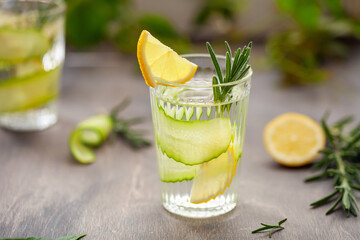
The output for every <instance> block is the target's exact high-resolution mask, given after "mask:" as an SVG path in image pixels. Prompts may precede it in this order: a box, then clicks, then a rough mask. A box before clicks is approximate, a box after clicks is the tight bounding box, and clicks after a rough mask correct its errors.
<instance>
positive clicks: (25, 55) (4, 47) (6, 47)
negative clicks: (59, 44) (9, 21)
mask: <svg viewBox="0 0 360 240" xmlns="http://www.w3.org/2000/svg"><path fill="white" fill-rule="evenodd" d="M0 46H1V47H0V61H10V62H21V61H23V60H25V59H29V58H34V57H41V56H42V55H44V54H45V53H46V51H47V50H48V49H49V48H50V42H49V40H48V39H47V38H46V37H45V36H44V35H43V34H42V33H41V32H40V31H38V30H35V29H21V30H17V29H9V28H3V29H0Z"/></svg>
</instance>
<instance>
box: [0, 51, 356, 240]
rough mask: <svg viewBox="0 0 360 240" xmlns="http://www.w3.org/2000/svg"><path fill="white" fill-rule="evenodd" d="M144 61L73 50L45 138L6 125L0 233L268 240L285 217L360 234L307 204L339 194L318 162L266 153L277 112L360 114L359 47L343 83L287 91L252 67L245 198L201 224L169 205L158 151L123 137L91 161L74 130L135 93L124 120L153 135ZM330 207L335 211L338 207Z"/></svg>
mask: <svg viewBox="0 0 360 240" xmlns="http://www.w3.org/2000/svg"><path fill="white" fill-rule="evenodd" d="M135 63H136V62H135V59H133V58H129V57H127V56H123V57H121V56H117V55H114V54H111V53H103V54H85V53H84V54H68V56H67V61H66V64H65V69H64V74H63V81H62V95H61V99H60V118H59V122H58V123H57V124H56V125H55V126H53V127H51V128H50V129H48V130H46V131H42V132H37V133H13V132H9V131H5V130H1V129H0V238H1V237H27V236H37V237H46V238H56V237H60V236H64V235H73V234H80V233H87V234H88V236H87V237H86V238H85V239H86V240H91V239H95V240H98V239H106V240H109V239H110V240H111V239H267V233H258V234H251V230H253V229H255V228H258V227H259V223H260V222H268V223H273V222H274V223H275V222H277V221H278V220H281V219H283V218H285V217H287V218H288V221H287V222H286V223H285V224H284V225H285V227H286V229H285V230H283V231H281V232H279V233H275V234H274V235H273V239H343V240H345V239H360V225H359V224H360V218H354V217H350V218H346V216H345V214H344V213H343V212H342V211H337V212H335V213H334V214H332V215H330V216H325V212H326V210H327V207H321V208H317V209H311V208H310V207H309V203H311V202H312V201H314V200H317V199H319V198H321V197H323V196H325V195H326V194H328V193H330V191H331V182H327V181H323V182H319V183H312V184H305V183H304V182H303V179H304V178H306V177H308V176H309V175H311V172H310V170H309V167H304V168H300V169H289V168H284V167H281V166H279V165H278V164H276V163H275V162H273V161H272V160H271V159H270V157H269V156H268V155H267V153H266V152H265V149H264V147H263V143H262V131H263V128H264V126H265V124H266V123H267V122H268V121H270V120H271V119H272V118H273V117H275V116H277V115H278V114H281V113H284V112H288V111H295V112H300V113H305V114H307V115H309V116H312V117H313V118H315V119H320V118H321V117H322V115H323V114H324V112H325V110H331V120H336V119H337V118H340V117H342V116H345V115H348V114H353V115H355V116H356V118H357V119H358V120H360V110H359V103H360V95H359V91H360V78H359V66H360V53H358V54H357V55H356V56H355V57H353V58H352V59H351V60H348V61H346V62H343V63H339V64H337V65H334V66H333V67H332V70H333V71H332V73H333V76H334V78H335V80H332V81H329V82H325V83H323V84H320V85H315V86H312V87H297V88H295V87H292V88H283V87H281V86H279V84H278V78H279V75H278V74H277V73H276V72H274V71H273V70H268V69H261V68H259V67H257V66H256V65H254V77H253V82H252V89H251V97H250V105H249V114H248V120H247V123H248V124H247V129H246V139H245V147H244V154H243V161H242V167H241V171H240V174H241V176H240V184H239V198H238V205H237V207H236V208H235V210H233V211H232V212H230V213H228V214H226V215H223V216H220V217H215V218H211V219H204V220H194V219H187V218H183V217H178V216H175V215H172V214H170V213H168V212H167V211H165V210H164V209H163V207H162V205H161V199H160V189H159V178H158V173H157V162H156V156H155V149H154V147H149V148H145V149H142V150H140V151H134V150H132V149H131V148H129V147H128V146H127V145H126V143H124V142H123V141H122V140H117V141H115V142H113V143H108V144H105V145H104V146H102V147H101V148H100V149H98V150H97V151H96V155H97V159H96V162H95V163H93V164H91V165H86V166H84V165H80V164H78V163H76V162H75V161H74V160H73V159H72V157H71V155H70V153H69V149H68V136H69V133H70V132H71V130H72V129H73V128H74V126H75V125H76V124H77V123H78V122H79V121H81V120H83V119H84V118H86V117H89V116H91V115H94V114H97V113H105V112H106V111H107V109H110V108H111V107H113V106H114V105H115V103H117V102H119V101H120V100H121V99H123V98H125V96H129V97H131V98H132V99H133V101H132V103H131V106H130V107H129V108H128V109H127V110H126V111H125V115H126V117H135V116H144V117H145V118H146V123H144V124H143V125H142V126H141V128H142V129H146V130H148V132H149V133H148V135H147V137H148V138H149V139H151V140H152V141H153V136H152V123H151V111H150V102H149V91H148V88H147V86H146V85H145V84H144V81H143V80H142V79H141V77H140V76H139V75H137V74H134V73H136V69H137V67H136V65H135ZM328 207H329V206H328Z"/></svg>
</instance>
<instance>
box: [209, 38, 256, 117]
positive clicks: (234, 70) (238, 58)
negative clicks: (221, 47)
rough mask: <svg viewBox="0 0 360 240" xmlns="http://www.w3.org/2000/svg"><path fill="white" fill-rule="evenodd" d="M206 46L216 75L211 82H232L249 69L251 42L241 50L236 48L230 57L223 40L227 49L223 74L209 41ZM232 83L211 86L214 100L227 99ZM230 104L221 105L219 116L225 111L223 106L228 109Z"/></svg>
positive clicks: (228, 49)
mask: <svg viewBox="0 0 360 240" xmlns="http://www.w3.org/2000/svg"><path fill="white" fill-rule="evenodd" d="M206 46H207V48H208V51H209V54H210V57H211V60H212V62H213V64H214V67H215V71H216V76H213V79H212V84H213V85H218V84H223V83H229V82H234V81H237V80H239V79H241V78H242V77H244V76H245V75H246V74H247V72H248V71H249V69H250V65H249V60H250V51H251V47H252V42H250V43H249V44H248V46H245V47H244V48H243V50H242V51H241V48H238V49H237V50H236V52H235V54H234V58H233V57H232V52H231V48H230V45H229V44H228V42H226V41H225V46H226V49H227V52H226V67H225V76H223V73H222V71H221V68H220V64H219V62H218V60H217V58H216V54H215V52H214V50H213V49H212V47H211V45H210V43H209V42H206ZM233 87H234V85H230V86H222V87H220V86H219V87H213V92H214V102H215V103H222V102H224V101H226V100H227V97H228V96H230V93H231V90H232V88H233ZM230 106H231V104H226V105H222V106H221V116H222V115H223V112H224V111H225V108H227V109H230Z"/></svg>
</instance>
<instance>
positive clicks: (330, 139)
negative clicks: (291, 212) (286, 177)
mask: <svg viewBox="0 0 360 240" xmlns="http://www.w3.org/2000/svg"><path fill="white" fill-rule="evenodd" d="M352 120H353V118H352V117H347V118H344V119H342V120H340V121H339V122H337V123H336V124H334V125H333V126H332V127H329V126H328V125H327V124H326V122H325V120H322V122H321V124H322V127H323V130H324V132H325V135H326V138H327V146H326V148H325V149H323V150H322V151H321V153H322V155H323V156H322V158H321V159H320V160H319V161H318V162H316V163H315V164H314V166H313V169H314V170H318V171H321V173H320V174H317V175H315V176H312V177H309V178H307V179H305V182H311V181H315V180H318V179H323V178H332V179H333V181H334V183H333V186H334V191H333V192H332V193H331V194H329V195H328V196H326V197H324V198H322V199H320V200H318V201H316V202H313V203H311V206H313V207H319V206H322V205H324V204H327V203H330V202H333V201H335V202H334V203H333V205H332V206H331V207H330V209H329V210H328V211H327V212H326V215H328V214H331V213H333V212H334V211H335V210H336V208H337V207H338V206H339V205H341V206H342V208H343V209H344V211H345V212H346V215H347V216H348V217H349V216H350V214H352V215H353V216H355V217H356V216H357V211H360V208H359V205H358V203H357V201H356V197H355V195H354V191H360V124H358V125H357V126H356V127H354V128H353V129H352V130H351V131H348V132H345V131H344V129H345V127H346V126H347V125H348V124H349V123H350V122H352Z"/></svg>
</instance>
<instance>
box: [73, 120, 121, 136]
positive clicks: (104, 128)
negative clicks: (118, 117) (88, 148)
mask: <svg viewBox="0 0 360 240" xmlns="http://www.w3.org/2000/svg"><path fill="white" fill-rule="evenodd" d="M113 127H114V121H113V119H112V118H111V117H110V116H109V115H105V114H101V115H95V116H92V117H90V118H88V119H86V120H84V121H82V122H81V123H79V125H78V127H77V128H78V129H82V130H87V131H92V132H95V133H97V134H100V138H101V139H102V140H101V141H104V140H105V139H106V138H107V137H108V136H109V134H110V132H111V131H112V129H113ZM90 138H91V139H90ZM83 139H86V137H83ZM89 139H90V140H89V141H91V140H92V139H93V136H89ZM85 141H86V140H85Z"/></svg>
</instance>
